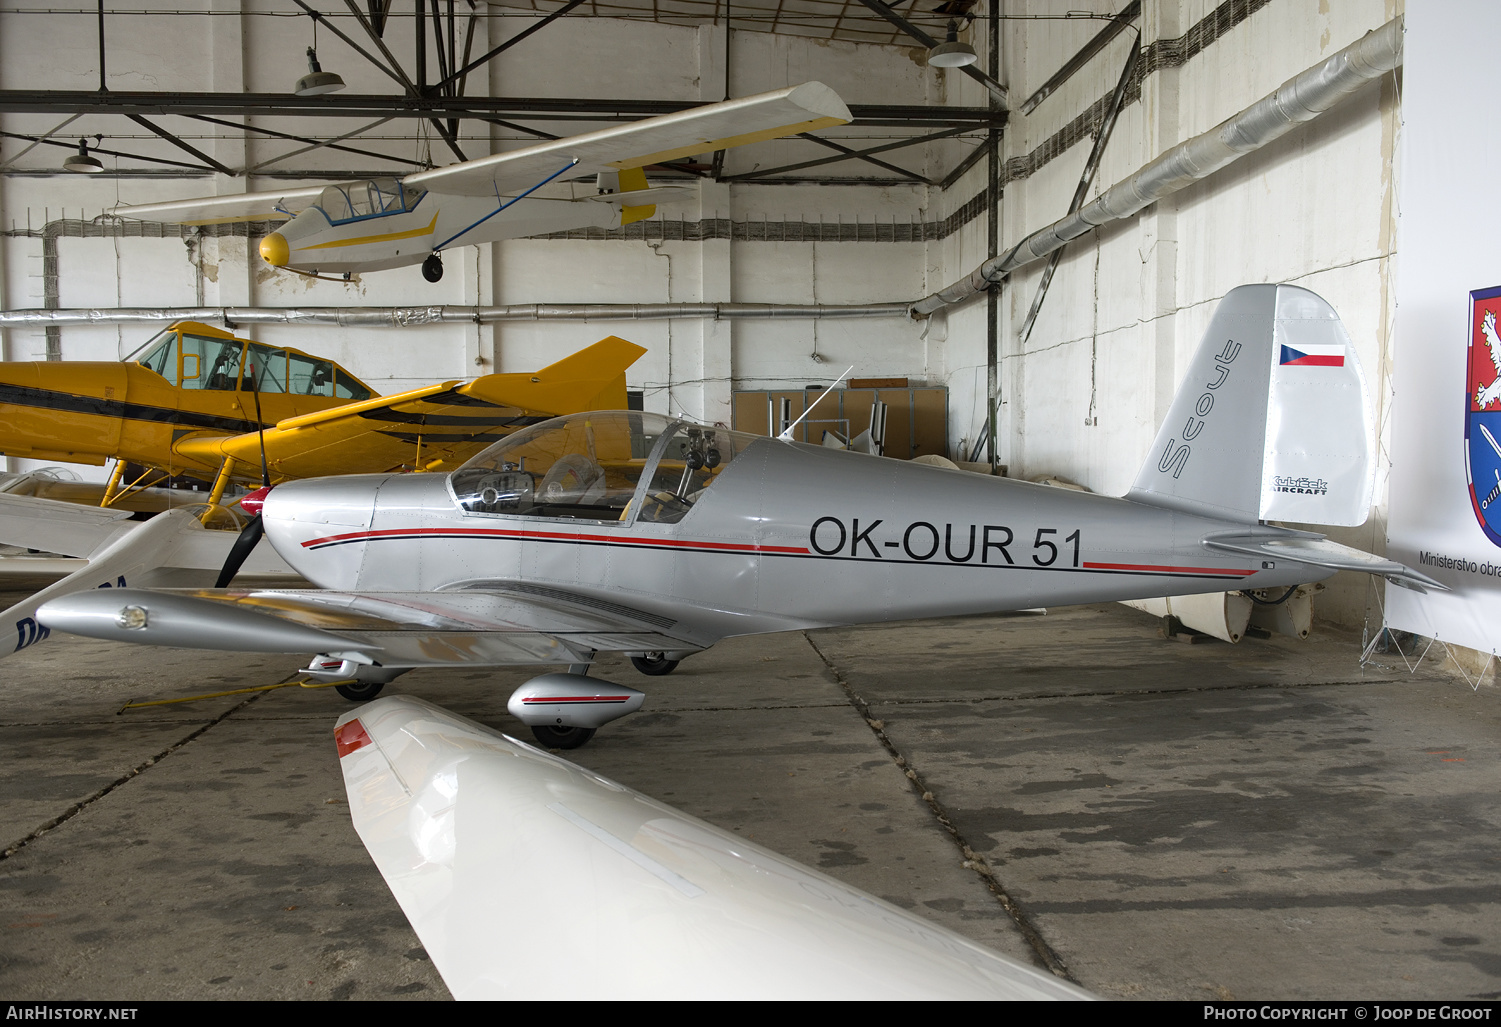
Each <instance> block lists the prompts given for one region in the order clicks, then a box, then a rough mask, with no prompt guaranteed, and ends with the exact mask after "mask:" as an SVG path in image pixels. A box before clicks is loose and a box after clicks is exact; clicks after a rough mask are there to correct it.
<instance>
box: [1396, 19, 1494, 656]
mask: <svg viewBox="0 0 1501 1027" xmlns="http://www.w3.org/2000/svg"><path fill="white" fill-rule="evenodd" d="M1405 17H1406V27H1407V34H1406V39H1405V42H1404V45H1403V71H1402V150H1403V156H1402V161H1403V163H1402V173H1401V177H1400V180H1399V192H1398V195H1399V198H1400V211H1401V220H1400V222H1399V226H1398V231H1399V236H1398V240H1399V241H1398V273H1397V299H1398V302H1397V320H1396V356H1395V360H1396V364H1395V373H1394V375H1393V382H1394V388H1395V393H1396V396H1395V400H1394V404H1393V409H1392V431H1391V440H1392V441H1391V456H1392V471H1391V488H1390V517H1389V521H1388V529H1387V542H1388V555H1389V556H1390V557H1391V558H1392V559H1394V560H1400V561H1402V562H1403V563H1406V564H1407V565H1408V566H1410V567H1413V568H1414V569H1416V570H1419V571H1422V572H1423V573H1424V574H1427V575H1429V576H1431V577H1433V578H1435V579H1437V580H1438V581H1441V582H1443V583H1444V584H1446V585H1448V586H1449V587H1450V588H1452V589H1453V591H1452V592H1436V591H1435V592H1430V593H1429V594H1427V595H1420V594H1418V593H1415V592H1410V591H1407V590H1405V589H1401V588H1392V587H1388V588H1387V590H1386V620H1387V624H1388V625H1389V626H1390V627H1393V628H1397V629H1400V630H1404V631H1414V632H1417V633H1419V634H1423V635H1430V636H1434V637H1437V638H1440V639H1442V640H1444V641H1446V642H1455V643H1458V644H1459V645H1463V646H1468V647H1470V648H1472V649H1479V650H1481V651H1482V652H1495V651H1496V650H1497V649H1498V648H1501V338H1498V336H1497V329H1496V328H1495V324H1496V319H1497V317H1498V316H1501V126H1498V125H1497V124H1496V120H1495V119H1496V113H1497V111H1501V75H1498V73H1497V69H1496V62H1495V41H1496V40H1497V39H1501V4H1496V3H1495V2H1494V0H1449V2H1446V3H1419V4H1409V5H1408V6H1407V12H1406V16H1405Z"/></svg>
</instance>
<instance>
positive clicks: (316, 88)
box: [293, 47, 344, 96]
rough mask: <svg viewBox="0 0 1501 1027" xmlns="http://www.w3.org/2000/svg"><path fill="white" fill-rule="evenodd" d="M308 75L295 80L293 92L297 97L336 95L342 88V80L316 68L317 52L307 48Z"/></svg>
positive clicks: (329, 72) (330, 72)
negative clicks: (295, 85)
mask: <svg viewBox="0 0 1501 1027" xmlns="http://www.w3.org/2000/svg"><path fill="white" fill-rule="evenodd" d="M307 67H308V73H307V74H306V75H304V76H302V77H301V78H300V79H298V80H297V88H296V89H294V90H293V92H294V93H296V94H297V95H298V96H318V95H321V94H323V93H336V92H338V91H339V90H340V89H343V88H344V80H343V79H342V78H340V77H339V76H338V75H336V74H334V73H333V72H332V71H324V70H323V69H322V68H320V67H319V66H318V51H317V50H314V49H313V48H312V47H308V48H307Z"/></svg>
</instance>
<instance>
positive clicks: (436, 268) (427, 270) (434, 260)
mask: <svg viewBox="0 0 1501 1027" xmlns="http://www.w3.org/2000/svg"><path fill="white" fill-rule="evenodd" d="M422 277H423V278H426V279H427V280H428V281H429V282H436V281H438V280H439V279H440V278H442V277H443V258H442V257H440V256H438V255H437V254H436V253H434V254H433V255H432V256H430V257H428V258H427V259H426V260H424V261H423V262H422Z"/></svg>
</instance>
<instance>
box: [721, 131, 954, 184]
mask: <svg viewBox="0 0 1501 1027" xmlns="http://www.w3.org/2000/svg"><path fill="white" fill-rule="evenodd" d="M968 131H970V130H969V129H967V128H950V129H946V130H945V131H942V132H934V133H931V134H929V135H922V136H913V137H911V138H910V139H898V140H896V141H894V142H890V143H882V144H881V145H880V146H872V147H869V148H868V149H864V150H853V149H850V148H849V147H847V146H841V145H840V144H839V143H836V142H833V141H832V140H828V139H821V138H819V137H818V136H815V135H809V134H807V133H806V132H805V133H801V137H802V138H803V139H809V140H811V141H813V142H815V143H819V144H821V145H823V146H827V147H829V148H830V149H833V150H839V151H840V153H839V156H837V157H821V158H819V159H818V160H805V161H802V162H800V163H798V164H784V165H782V166H781V167H776V168H757V169H756V170H755V171H747V172H745V173H743V174H739V175H726V176H725V177H723V178H722V179H720V181H722V182H744V181H748V180H750V179H756V178H764V177H765V176H767V175H775V174H780V173H782V172H786V171H802V170H804V169H806V168H816V167H820V166H822V165H824V164H835V163H837V162H839V161H842V160H855V159H857V158H858V159H860V160H865V161H868V162H869V163H871V164H874V165H876V166H877V167H881V168H885V169H886V170H887V171H895V172H897V173H899V174H900V175H902V177H904V178H908V179H911V180H913V181H916V182H922V183H924V184H927V185H933V184H934V183H932V182H929V181H928V180H927V179H926V178H923V177H922V176H921V175H919V174H917V173H916V172H913V171H908V170H906V169H905V168H899V167H897V166H896V165H895V164H887V163H886V162H885V161H879V160H871V157H872V156H873V155H874V154H877V153H885V152H886V151H887V150H899V149H901V148H902V147H905V146H916V145H918V144H920V143H931V142H934V141H936V140H939V139H947V138H949V137H950V136H956V135H959V134H961V133H964V132H968Z"/></svg>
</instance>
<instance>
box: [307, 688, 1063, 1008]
mask: <svg viewBox="0 0 1501 1027" xmlns="http://www.w3.org/2000/svg"><path fill="white" fill-rule="evenodd" d="M334 739H335V742H336V744H337V748H338V751H339V764H340V767H341V769H342V770H343V771H344V784H345V788H346V790H347V791H348V794H349V813H350V817H351V818H352V819H353V821H354V826H355V830H356V831H357V832H359V835H360V840H361V841H362V842H364V843H365V848H366V849H368V850H369V852H370V855H371V858H373V859H374V861H375V865H376V867H377V868H379V870H380V872H381V875H382V876H383V877H384V878H385V879H386V884H387V885H388V886H389V887H390V888H391V892H392V894H394V895H395V896H396V901H397V902H398V903H400V904H401V908H402V911H403V912H404V913H405V914H406V916H407V919H408V920H410V921H411V923H412V927H413V928H414V929H415V930H416V932H417V936H418V937H419V938H420V939H421V940H422V944H423V947H424V948H425V949H426V950H427V953H428V955H429V956H431V957H432V960H433V965H434V966H435V967H437V969H438V972H439V973H440V974H442V975H443V980H444V983H446V984H447V985H448V988H449V990H450V991H451V992H453V995H454V997H455V998H458V999H548V1000H551V999H555V998H556V997H557V996H558V995H563V994H566V995H568V996H569V997H570V998H574V999H580V1000H584V1001H588V1000H601V999H605V1000H609V999H657V1000H664V999H668V1000H679V999H709V1000H718V1001H723V1000H733V999H742V1000H744V999H854V1000H863V1001H870V1000H872V999H880V1000H901V999H909V1000H912V999H926V1000H930V1001H931V1000H938V999H1032V1000H1036V999H1087V998H1090V997H1091V996H1089V995H1088V994H1086V993H1085V992H1082V991H1080V990H1079V989H1077V988H1075V987H1072V986H1071V985H1068V984H1065V983H1064V982H1062V981H1060V980H1059V979H1058V978H1056V977H1054V976H1053V975H1051V974H1049V973H1046V972H1044V971H1041V970H1036V969H1033V968H1032V967H1029V966H1025V965H1023V964H1021V963H1018V962H1015V961H1013V960H1010V959H1007V958H1005V957H1004V956H1001V955H998V954H996V953H994V952H991V951H989V950H988V949H985V948H982V947H980V946H979V945H976V944H975V943H974V942H972V941H970V940H969V939H967V938H964V937H962V936H960V935H958V934H955V933H953V932H951V931H948V930H945V929H943V928H941V927H938V926H937V925H935V924H932V923H929V922H928V921H925V920H923V919H922V918H921V917H918V916H915V915H913V914H911V913H908V912H906V911H905V910H902V909H898V908H897V907H896V906H893V905H890V904H889V903H886V902H882V901H880V900H879V899H876V898H874V897H872V896H870V895H867V894H865V893H864V892H861V891H859V890H857V889H855V888H852V887H850V886H849V885H847V884H843V883H841V882H839V881H837V880H835V879H833V878H831V877H827V876H825V875H823V874H820V873H816V872H814V871H813V870H810V869H808V868H807V867H804V866H802V865H801V864H799V863H796V862H794V861H793V860H790V859H788V858H787V857H785V856H782V855H779V854H777V853H775V852H772V851H771V850H770V849H765V848H762V847H761V846H759V845H755V844H753V843H751V842H747V841H746V840H745V839H744V838H743V837H741V836H739V835H737V834H734V833H732V832H730V831H725V830H722V829H720V828H717V827H714V826H713V825H711V824H706V823H704V822H703V821H702V820H698V819H695V818H694V817H690V816H687V815H686V814H684V813H681V812H679V811H677V810H675V809H673V808H672V807H671V806H667V805H665V804H663V803H661V802H657V801H656V800H654V799H650V798H648V797H646V796H645V795H642V794H641V793H639V792H634V791H632V790H631V789H629V788H626V787H624V786H622V785H619V784H616V783H615V782H613V781H607V780H605V779H604V778H602V777H599V776H598V775H597V774H594V773H591V772H590V771H587V770H584V769H583V768H581V767H577V766H575V765H573V764H572V763H569V762H568V761H566V760H563V759H559V758H558V757H556V756H552V755H549V754H547V753H544V752H542V751H540V750H538V749H535V748H533V747H532V746H529V745H524V744H522V743H521V742H518V741H516V740H515V739H514V738H509V737H507V736H506V735H503V734H500V733H499V732H496V731H492V730H490V729H489V728H486V727H482V726H480V725H479V724H476V723H474V722H473V721H469V720H465V719H463V718H462V717H458V716H455V715H454V714H452V713H449V712H448V711H446V710H443V709H441V708H440V707H437V706H434V705H432V704H431V703H426V702H423V701H422V700H420V699H413V698H411V697H408V696H394V697H391V698H387V699H379V700H376V701H375V702H372V703H369V704H367V705H365V706H362V707H360V708H359V709H357V710H355V711H353V712H351V713H349V714H347V715H345V716H344V717H342V718H340V720H339V722H338V725H337V726H336V727H335V729H334ZM565 956H566V957H565Z"/></svg>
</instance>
